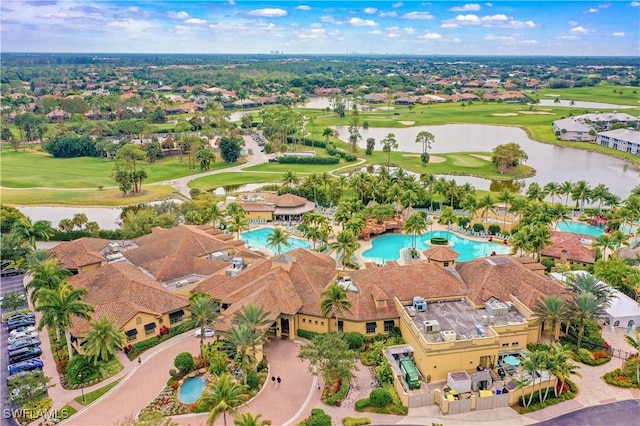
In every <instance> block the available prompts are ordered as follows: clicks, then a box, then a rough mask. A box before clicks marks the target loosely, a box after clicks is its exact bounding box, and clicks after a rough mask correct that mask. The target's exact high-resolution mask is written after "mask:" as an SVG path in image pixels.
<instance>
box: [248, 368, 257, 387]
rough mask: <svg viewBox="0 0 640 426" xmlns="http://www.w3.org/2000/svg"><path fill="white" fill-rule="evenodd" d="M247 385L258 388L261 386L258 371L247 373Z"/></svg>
mask: <svg viewBox="0 0 640 426" xmlns="http://www.w3.org/2000/svg"><path fill="white" fill-rule="evenodd" d="M247 386H249V389H257V388H258V386H260V377H258V373H256V372H255V371H250V372H249V373H247Z"/></svg>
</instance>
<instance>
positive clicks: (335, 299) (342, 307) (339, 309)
mask: <svg viewBox="0 0 640 426" xmlns="http://www.w3.org/2000/svg"><path fill="white" fill-rule="evenodd" d="M347 296H348V293H347V290H346V289H345V288H343V287H341V286H340V285H338V284H337V283H335V282H333V283H331V284H329V285H328V286H327V287H326V288H325V289H324V291H323V292H322V293H321V294H320V297H321V299H320V310H321V311H322V315H323V316H324V317H325V318H330V317H331V316H332V315H335V317H336V331H340V327H339V322H338V315H342V314H343V313H345V312H349V313H351V308H352V307H353V304H352V303H351V301H349V299H348V297H347Z"/></svg>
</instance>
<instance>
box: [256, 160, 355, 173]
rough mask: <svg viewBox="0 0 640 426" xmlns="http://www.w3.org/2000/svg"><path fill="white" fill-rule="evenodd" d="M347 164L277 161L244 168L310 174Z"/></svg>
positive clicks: (258, 170)
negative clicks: (283, 162) (282, 162)
mask: <svg viewBox="0 0 640 426" xmlns="http://www.w3.org/2000/svg"><path fill="white" fill-rule="evenodd" d="M345 165H349V163H345V162H340V163H338V164H279V163H265V164H260V165H258V166H252V167H247V168H246V169H244V170H247V171H252V172H278V173H284V172H286V171H287V170H292V171H294V172H296V173H298V174H311V173H322V172H330V171H331V170H334V169H337V168H339V167H342V166H345Z"/></svg>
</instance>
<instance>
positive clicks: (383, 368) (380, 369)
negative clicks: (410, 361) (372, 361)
mask: <svg viewBox="0 0 640 426" xmlns="http://www.w3.org/2000/svg"><path fill="white" fill-rule="evenodd" d="M376 376H377V377H378V381H379V382H380V383H382V384H385V383H388V384H391V383H393V370H392V369H391V365H389V363H388V362H385V363H384V364H382V365H379V366H377V367H376Z"/></svg>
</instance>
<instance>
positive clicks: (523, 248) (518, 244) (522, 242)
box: [509, 226, 535, 256]
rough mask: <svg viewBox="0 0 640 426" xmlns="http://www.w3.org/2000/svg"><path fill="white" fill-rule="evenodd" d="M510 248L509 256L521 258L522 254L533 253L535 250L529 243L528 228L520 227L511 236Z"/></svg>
mask: <svg viewBox="0 0 640 426" xmlns="http://www.w3.org/2000/svg"><path fill="white" fill-rule="evenodd" d="M509 245H510V246H511V254H512V255H515V254H518V255H519V256H522V253H523V252H524V253H533V252H534V251H535V250H534V249H533V248H532V246H531V242H530V241H529V228H527V227H526V226H525V227H521V228H519V229H518V230H517V231H516V232H515V233H514V234H512V235H511V239H510V240H509Z"/></svg>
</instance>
